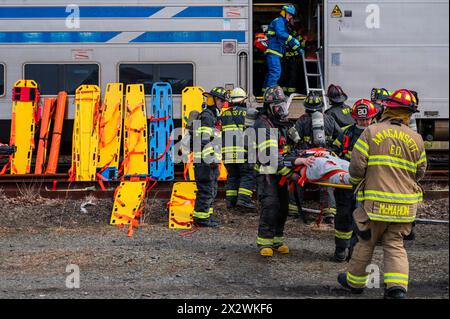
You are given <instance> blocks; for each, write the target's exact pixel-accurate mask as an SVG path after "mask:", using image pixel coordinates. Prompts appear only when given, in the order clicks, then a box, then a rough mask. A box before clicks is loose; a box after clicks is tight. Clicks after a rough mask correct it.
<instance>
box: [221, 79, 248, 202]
mask: <svg viewBox="0 0 450 319" xmlns="http://www.w3.org/2000/svg"><path fill="white" fill-rule="evenodd" d="M246 99H247V93H246V92H245V91H244V90H243V89H241V88H235V89H234V90H233V91H231V93H230V103H229V108H227V109H226V110H224V111H223V112H222V116H221V120H222V142H223V148H222V157H223V163H224V164H225V167H226V169H227V172H228V176H227V184H226V197H227V207H228V208H233V207H236V206H238V207H241V208H248V209H255V208H256V206H255V204H253V199H252V197H253V190H254V187H255V172H254V167H253V165H251V164H250V163H248V160H247V149H246V147H245V145H244V127H245V117H246V116H247V107H246V102H245V101H246Z"/></svg>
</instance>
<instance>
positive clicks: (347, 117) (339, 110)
mask: <svg viewBox="0 0 450 319" xmlns="http://www.w3.org/2000/svg"><path fill="white" fill-rule="evenodd" d="M327 96H328V100H329V101H330V108H328V109H327V110H326V111H325V114H327V115H330V116H331V117H333V118H334V120H335V121H336V123H337V124H338V125H339V127H341V128H342V129H344V128H346V127H348V126H350V125H353V124H355V120H354V119H353V117H352V108H351V107H350V106H348V105H347V104H345V101H347V99H348V96H347V94H345V92H344V90H342V88H341V87H340V86H339V85H334V84H331V85H330V86H329V87H328V91H327Z"/></svg>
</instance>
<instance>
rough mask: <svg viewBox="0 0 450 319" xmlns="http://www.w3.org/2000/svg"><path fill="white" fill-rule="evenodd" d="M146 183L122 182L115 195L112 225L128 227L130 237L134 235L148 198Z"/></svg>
mask: <svg viewBox="0 0 450 319" xmlns="http://www.w3.org/2000/svg"><path fill="white" fill-rule="evenodd" d="M146 189H147V182H146V181H125V182H121V183H120V185H119V187H117V189H116V192H115V194H114V206H113V210H112V214H111V220H110V224H111V225H127V226H129V228H128V236H131V235H132V234H133V227H134V226H138V224H139V218H140V217H141V212H142V210H143V209H144V207H145V205H144V202H145V197H146Z"/></svg>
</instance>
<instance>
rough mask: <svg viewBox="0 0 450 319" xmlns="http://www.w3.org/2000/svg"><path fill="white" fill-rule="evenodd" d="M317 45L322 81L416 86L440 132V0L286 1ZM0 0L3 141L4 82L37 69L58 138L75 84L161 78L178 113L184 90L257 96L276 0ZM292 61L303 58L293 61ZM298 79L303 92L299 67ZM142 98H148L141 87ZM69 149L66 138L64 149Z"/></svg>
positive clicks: (354, 86)
mask: <svg viewBox="0 0 450 319" xmlns="http://www.w3.org/2000/svg"><path fill="white" fill-rule="evenodd" d="M291 2H293V3H294V4H296V5H297V7H298V9H299V12H300V14H299V17H298V21H297V23H298V26H299V29H300V32H301V33H302V34H303V35H304V36H306V38H307V39H308V40H309V41H308V45H307V54H313V53H314V52H316V51H318V52H319V53H320V56H321V57H322V59H321V61H320V62H321V64H322V66H323V70H324V74H323V80H324V83H325V86H327V85H328V84H330V83H337V84H340V85H342V86H343V87H344V88H345V90H346V91H347V92H348V93H349V96H350V101H349V102H353V101H354V100H356V99H358V98H361V97H367V96H368V95H369V92H370V89H371V88H372V87H387V88H390V89H395V88H400V87H407V88H410V89H414V90H416V91H418V92H419V95H420V100H421V107H420V109H421V113H420V114H418V119H419V120H420V125H419V127H420V128H421V130H422V133H423V134H424V136H425V137H426V138H427V139H429V140H447V141H448V117H449V111H448V106H449V103H448V95H449V82H448V81H449V80H448V74H449V65H448V58H449V52H448V43H449V38H448V4H449V1H448V0H436V1H431V2H430V1H421V0H405V1H401V0H396V1H367V0H358V1H356V0H345V1H335V0H324V1H318V0H304V1H291ZM76 3H77V5H67V2H65V1H59V0H58V1H41V0H36V1H33V2H32V3H30V2H29V1H26V0H16V1H11V0H4V1H1V2H0V140H1V141H3V142H5V141H8V139H9V122H10V118H11V89H12V85H13V84H14V82H15V81H16V80H17V79H20V78H28V79H34V80H35V81H36V82H38V83H39V85H40V90H41V93H42V95H43V96H54V95H56V94H57V93H58V91H60V90H65V91H67V92H68V93H69V108H68V111H67V114H66V118H67V124H66V126H65V127H66V128H68V129H66V130H65V134H64V136H63V141H66V142H67V145H69V144H70V141H71V130H70V125H71V119H73V115H74V107H73V95H74V92H75V89H76V87H77V86H78V85H80V84H98V85H100V86H101V87H102V89H104V88H105V87H106V84H107V83H109V82H117V81H120V82H123V83H125V84H127V83H143V84H144V85H145V89H146V93H148V94H150V88H151V85H152V83H154V82H156V81H167V82H170V83H171V84H172V87H173V89H174V113H175V114H174V117H175V118H176V119H179V118H180V116H181V103H180V102H181V92H182V90H183V88H184V87H186V86H191V85H198V86H202V87H204V88H205V89H207V90H209V89H211V88H212V87H213V86H216V85H220V86H224V87H226V88H228V89H232V88H233V87H236V86H240V87H243V88H244V89H246V90H247V91H248V92H249V93H250V94H251V95H254V96H255V97H256V98H258V97H260V96H261V86H262V81H263V79H264V76H265V65H264V55H262V54H261V53H260V52H258V51H257V50H256V49H255V48H254V47H253V38H254V35H255V33H257V32H260V31H261V30H263V29H264V26H266V25H268V24H269V23H270V21H271V20H272V19H274V18H275V17H276V16H277V15H278V14H279V12H280V9H281V7H282V5H283V4H284V3H285V2H283V1H267V0H257V1H248V0H247V1H244V0H193V1H182V0H171V1H151V2H148V1H126V2H125V1H119V0H108V1H91V0H78V1H77V2H76ZM299 64H300V61H299ZM297 72H298V76H297V78H298V80H297V81H298V83H297V85H296V86H297V88H298V91H299V93H306V92H305V77H304V70H303V69H302V68H301V67H300V68H299V69H298V71H297ZM148 98H149V97H148ZM68 150H69V151H70V147H68Z"/></svg>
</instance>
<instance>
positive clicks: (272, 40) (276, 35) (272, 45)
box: [263, 4, 303, 92]
mask: <svg viewBox="0 0 450 319" xmlns="http://www.w3.org/2000/svg"><path fill="white" fill-rule="evenodd" d="M296 13H297V10H296V9H295V6H294V5H291V4H289V5H285V6H283V8H282V10H281V13H280V15H281V16H280V17H278V18H276V19H275V20H273V21H272V22H271V23H270V25H269V30H268V31H267V34H268V37H269V47H268V49H267V50H266V64H267V75H266V78H265V81H264V85H263V92H264V91H265V90H266V89H267V88H269V87H273V86H275V85H278V81H279V80H280V77H281V59H282V58H283V56H284V54H285V52H286V45H287V46H289V47H291V48H292V50H294V51H297V52H299V53H300V54H302V53H303V49H302V48H301V46H300V42H299V41H298V40H297V39H295V38H294V37H293V36H292V35H290V34H289V29H288V26H289V24H290V23H291V22H290V21H292V20H293V19H294V17H295V15H296Z"/></svg>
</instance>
